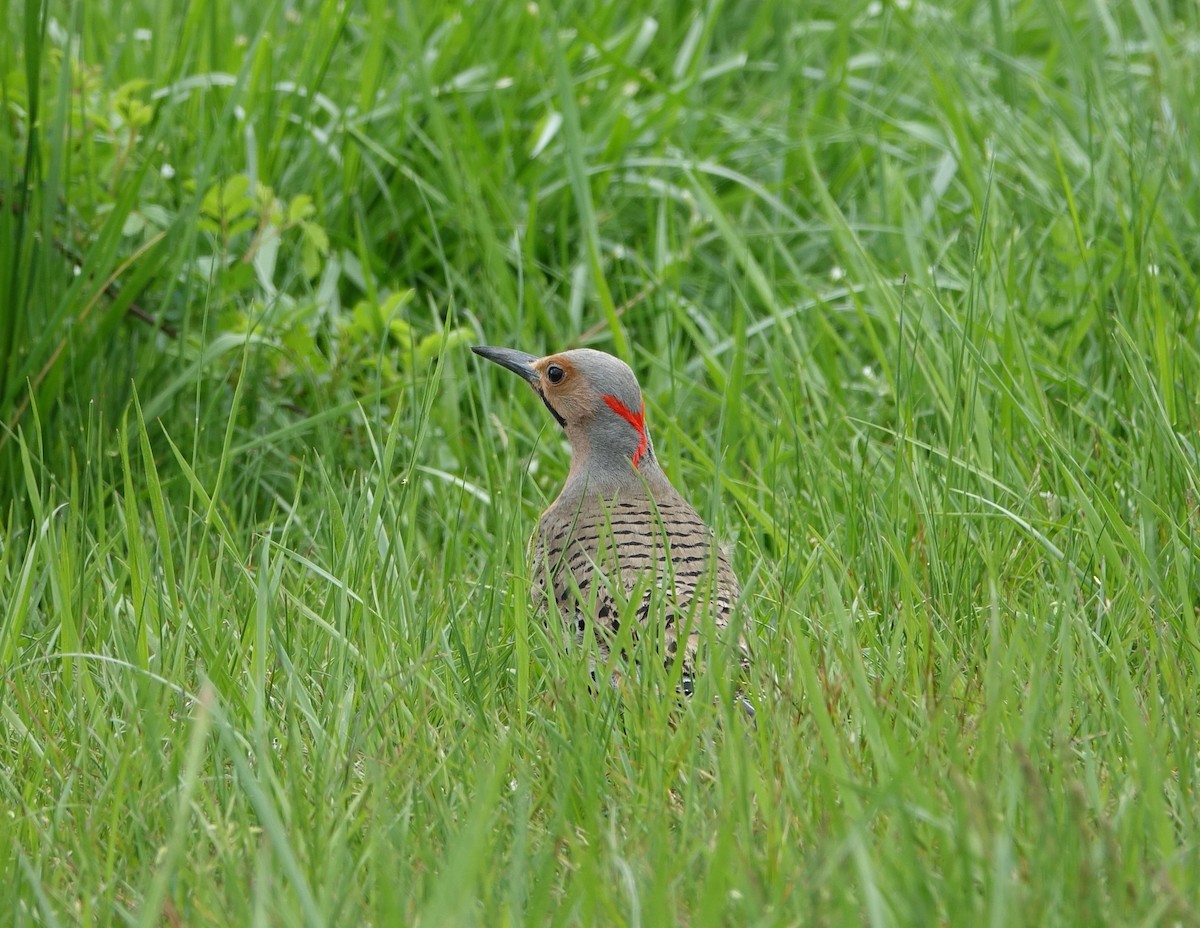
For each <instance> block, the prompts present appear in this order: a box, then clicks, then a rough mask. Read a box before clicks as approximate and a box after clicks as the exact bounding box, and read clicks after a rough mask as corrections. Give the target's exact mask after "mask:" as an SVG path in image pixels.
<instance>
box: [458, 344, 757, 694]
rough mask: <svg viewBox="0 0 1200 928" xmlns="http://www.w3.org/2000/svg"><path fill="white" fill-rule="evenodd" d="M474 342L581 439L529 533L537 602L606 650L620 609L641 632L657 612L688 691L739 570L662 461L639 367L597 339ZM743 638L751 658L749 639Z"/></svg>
mask: <svg viewBox="0 0 1200 928" xmlns="http://www.w3.org/2000/svg"><path fill="white" fill-rule="evenodd" d="M472 350H473V351H474V352H475V353H476V354H478V355H480V356H481V357H484V358H487V359H488V360H489V361H493V362H495V363H496V364H499V365H500V366H501V367H504V368H507V369H508V370H510V371H512V372H513V373H515V374H519V375H520V376H521V377H523V378H524V379H525V380H526V381H527V382H528V383H529V385H530V386H531V387H532V388H533V392H534V393H536V394H537V395H538V397H539V398H540V399H541V400H542V402H543V403H544V404H545V405H546V408H547V409H548V410H550V414H551V415H552V416H553V417H554V419H555V421H557V422H558V424H559V425H560V426H562V428H563V429H564V430H565V431H566V433H567V439H568V440H569V441H570V444H571V468H570V471H569V473H568V475H567V481H566V484H565V485H564V486H563V488H562V491H561V492H560V493H559V494H558V498H557V499H555V500H554V502H553V503H551V504H550V507H549V508H548V509H547V510H546V511H545V512H544V513H542V517H541V519H540V520H539V522H538V527H537V529H536V531H535V532H534V535H533V539H532V543H531V545H530V547H531V551H532V565H531V570H532V578H533V584H534V597H535V607H536V608H538V609H540V610H544V611H545V612H546V613H548V614H549V615H550V616H553V614H554V613H555V612H557V614H558V615H559V616H561V617H562V619H563V622H564V623H565V629H564V630H565V631H566V632H567V636H568V638H570V637H573V638H574V639H575V641H576V642H578V643H580V644H582V643H583V642H584V640H585V635H587V634H588V629H589V627H590V628H591V629H592V631H593V633H594V634H595V636H596V640H597V643H598V645H599V653H600V655H601V657H602V658H607V657H608V655H609V649H610V646H611V644H612V642H613V641H614V640H615V639H616V638H617V635H618V633H619V632H620V631H621V621H622V618H625V619H626V620H628V619H629V617H630V616H634V617H636V621H635V622H632V623H631V627H630V629H629V633H630V634H629V638H630V640H631V641H636V640H637V639H638V638H639V637H640V636H641V635H645V634H646V633H647V632H648V631H649V630H648V629H647V627H646V623H647V622H648V621H650V620H653V621H656V622H659V623H660V627H659V628H658V629H654V630H653V631H655V632H656V633H658V634H660V638H659V639H658V640H660V641H661V646H662V648H663V650H664V652H665V653H664V655H663V658H664V660H665V662H666V663H667V665H668V666H670V665H671V664H672V663H673V661H674V660H675V659H676V658H677V657H680V656H682V661H683V667H682V671H681V687H682V689H683V690H684V692H686V693H690V692H691V689H692V683H693V680H694V674H695V672H696V669H697V668H696V663H697V657H698V652H699V651H700V649H701V647H700V646H701V640H702V636H703V634H704V631H705V629H706V619H708V618H709V617H711V624H710V625H708V626H707V627H715V629H716V630H717V631H718V632H721V631H724V630H725V628H726V627H727V626H728V624H729V620H730V616H731V613H732V610H733V606H734V603H735V602H736V601H737V599H738V595H739V587H738V581H737V578H736V577H735V576H734V573H733V568H732V567H731V566H730V563H729V558H728V556H727V555H726V554H725V552H724V551H722V550H721V548H720V546H718V545H717V544H716V543H715V541H714V538H713V533H712V531H711V530H710V529H709V528H708V526H707V525H705V524H704V521H703V520H702V519H701V518H700V516H699V515H697V514H696V510H694V509H693V508H692V507H691V506H690V505H688V503H687V501H686V500H684V498H683V497H682V496H680V495H679V493H678V492H677V491H676V489H675V488H674V487H673V486H672V485H671V482H670V481H669V480H668V479H667V475H666V474H665V473H663V470H662V468H661V467H660V466H659V464H658V459H657V458H656V457H655V454H654V445H653V443H652V442H651V441H650V433H649V432H648V431H647V430H646V407H645V404H644V402H643V400H642V391H641V388H640V387H639V386H638V382H637V378H636V377H635V376H634V373H633V371H632V370H631V369H630V368H629V365H627V364H626V363H625V362H624V361H621V360H620V359H619V358H615V357H613V356H612V355H610V354H605V353H604V352H602V351H594V350H592V349H589V348H579V349H575V350H572V351H564V352H561V353H559V354H552V355H549V356H547V357H544V358H539V357H536V356H535V355H531V354H526V353H525V352H523V351H515V350H513V349H511V348H489V347H476V348H473V349H472ZM551 598H552V599H553V604H552V603H551ZM737 646H738V649H739V657H740V660H741V663H742V664H743V666H745V664H746V662H747V659H748V658H747V651H746V647H745V644H744V642H743V641H741V640H740V639H739V641H738V645H737ZM739 699H740V697H739ZM740 701H741V702H742V703H743V704H744V706H745V708H746V709H747V711H748V712H750V713H751V714H753V711H754V710H753V709H752V708H751V707H750V705H749V703H746V702H745V700H744V699H741V700H740Z"/></svg>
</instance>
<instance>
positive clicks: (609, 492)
mask: <svg viewBox="0 0 1200 928" xmlns="http://www.w3.org/2000/svg"><path fill="white" fill-rule="evenodd" d="M581 450H582V453H581ZM670 488H671V483H670V481H669V480H668V479H667V475H666V474H664V473H663V470H662V468H661V467H659V466H658V461H657V460H656V459H655V457H654V453H653V451H650V452H648V453H646V454H643V455H642V456H641V458H640V459H639V461H638V463H637V466H636V467H635V466H634V464H633V460H632V459H631V458H630V457H628V456H626V455H615V454H614V455H610V456H605V455H604V454H603V453H596V451H595V449H594V448H593V449H590V451H589V449H573V450H572V454H571V470H570V473H569V474H568V475H567V482H566V484H565V485H564V486H563V488H562V492H561V493H560V494H559V499H560V500H562V499H579V498H581V497H583V496H589V495H590V496H601V497H603V498H604V499H608V500H611V499H613V498H615V497H617V496H646V495H647V494H648V495H650V496H651V497H653V498H655V499H657V498H659V497H660V496H662V494H663V493H664V492H669V491H670Z"/></svg>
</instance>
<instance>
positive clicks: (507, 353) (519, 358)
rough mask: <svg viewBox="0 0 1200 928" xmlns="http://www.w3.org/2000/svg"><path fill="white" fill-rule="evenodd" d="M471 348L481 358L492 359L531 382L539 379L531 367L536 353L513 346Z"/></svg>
mask: <svg viewBox="0 0 1200 928" xmlns="http://www.w3.org/2000/svg"><path fill="white" fill-rule="evenodd" d="M471 350H472V351H474V352H475V353H476V354H477V355H479V356H480V357H481V358H487V359H488V360H489V361H494V362H495V363H496V364H499V365H500V366H501V367H504V368H507V369H508V370H510V371H512V372H513V373H514V374H520V375H521V376H522V377H524V378H525V379H526V380H528V381H529V382H530V383H532V384H536V383H537V382H538V381H539V380H540V379H541V377H540V376H539V375H538V372H537V371H535V370H534V369H533V362H534V361H536V360H537V359H538V357H537V355H536V354H526V353H525V352H524V351H517V350H516V349H515V348H489V347H487V346H486V345H474V346H472V348H471Z"/></svg>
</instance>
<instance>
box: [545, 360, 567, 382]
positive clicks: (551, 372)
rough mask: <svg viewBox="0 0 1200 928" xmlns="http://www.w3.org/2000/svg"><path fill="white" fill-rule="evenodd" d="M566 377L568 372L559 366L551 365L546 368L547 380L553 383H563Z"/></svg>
mask: <svg viewBox="0 0 1200 928" xmlns="http://www.w3.org/2000/svg"><path fill="white" fill-rule="evenodd" d="M566 376H567V372H566V371H564V370H563V369H562V368H561V367H559V366H558V365H557V364H551V365H550V366H549V367H548V368H546V379H547V380H549V381H550V382H551V383H562V379H563V378H564V377H566Z"/></svg>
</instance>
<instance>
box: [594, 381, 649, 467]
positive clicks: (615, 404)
mask: <svg viewBox="0 0 1200 928" xmlns="http://www.w3.org/2000/svg"><path fill="white" fill-rule="evenodd" d="M604 402H606V403H607V404H608V408H609V409H611V410H612V411H613V412H615V413H616V414H617V415H618V416H620V417H621V418H622V419H624V420H625V421H626V422H628V423H629V424H630V425H632V426H633V427H634V428H635V429H637V433H638V435H639V436H640V437H641V441H639V442H638V446H637V451H635V452H633V466H634V467H637V466H638V465H639V464H640V463H641V462H642V455H644V454H645V453H646V449H647V448H649V447H650V440H649V439H648V438H646V404H645V403H642V408H641V409H640V410H639V411H637V412H634V411H633V410H631V409H630V408H629V407H628V406H626V405H625V404H624V403H622V402H621V401H620V400H619V399H617V398H616V397H615V396H612V395H609V394H605V396H604Z"/></svg>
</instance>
